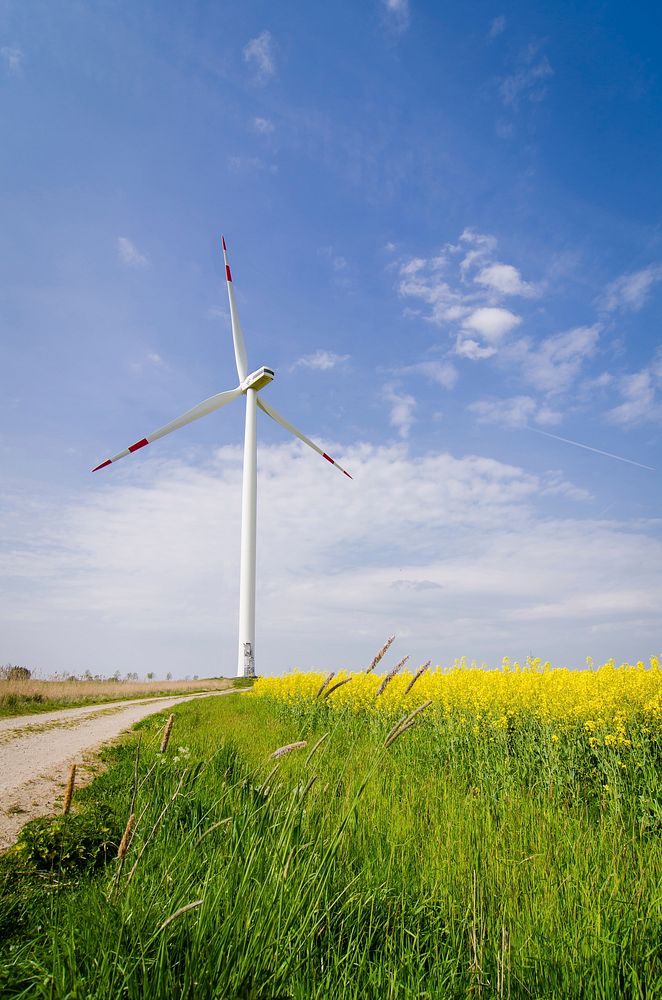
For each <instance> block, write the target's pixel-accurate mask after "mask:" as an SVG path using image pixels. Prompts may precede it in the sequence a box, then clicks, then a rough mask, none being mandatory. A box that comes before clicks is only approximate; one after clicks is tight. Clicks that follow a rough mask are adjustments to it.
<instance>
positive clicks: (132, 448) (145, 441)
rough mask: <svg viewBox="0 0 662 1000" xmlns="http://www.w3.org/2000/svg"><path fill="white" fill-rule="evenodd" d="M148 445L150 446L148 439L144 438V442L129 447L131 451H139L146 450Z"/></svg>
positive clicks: (137, 442)
mask: <svg viewBox="0 0 662 1000" xmlns="http://www.w3.org/2000/svg"><path fill="white" fill-rule="evenodd" d="M146 444H149V441H148V440H147V438H143V439H142V441H136V443H135V444H130V445H129V451H138V448H144V447H145V445H146Z"/></svg>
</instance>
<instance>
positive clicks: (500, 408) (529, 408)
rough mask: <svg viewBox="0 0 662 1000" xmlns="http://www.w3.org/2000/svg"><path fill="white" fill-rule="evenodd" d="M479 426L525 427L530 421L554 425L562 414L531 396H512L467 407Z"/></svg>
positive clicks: (558, 421)
mask: <svg viewBox="0 0 662 1000" xmlns="http://www.w3.org/2000/svg"><path fill="white" fill-rule="evenodd" d="M467 409H468V410H469V412H470V413H473V414H475V416H476V419H477V420H478V423H480V424H499V425H501V426H502V427H526V426H527V424H529V423H530V422H531V421H533V422H534V423H536V424H543V425H545V426H549V425H555V424H558V423H560V421H561V420H562V414H560V413H557V412H556V411H555V410H552V409H550V407H548V406H545V405H544V404H541V403H540V400H535V399H533V397H532V396H512V397H511V398H510V399H480V400H477V401H476V402H475V403H470V404H469V406H468V407H467Z"/></svg>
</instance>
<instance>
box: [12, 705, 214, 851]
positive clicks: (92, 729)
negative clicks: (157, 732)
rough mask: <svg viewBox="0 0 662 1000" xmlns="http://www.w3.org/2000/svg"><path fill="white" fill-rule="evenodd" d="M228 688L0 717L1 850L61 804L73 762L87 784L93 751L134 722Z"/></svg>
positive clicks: (94, 763) (78, 782) (95, 767)
mask: <svg viewBox="0 0 662 1000" xmlns="http://www.w3.org/2000/svg"><path fill="white" fill-rule="evenodd" d="M231 693H232V692H231V691H213V692H209V693H206V694H194V695H186V696H183V697H181V696H180V697H172V698H171V697H162V698H149V699H140V700H137V701H130V702H126V701H120V702H113V703H112V704H107V703H106V704H103V705H87V706H85V707H84V708H65V709H62V710H61V711H58V712H43V713H40V714H39V715H22V716H19V717H17V718H11V719H0V851H3V850H6V848H8V847H11V845H12V844H13V843H14V841H15V840H16V836H17V834H18V832H19V830H20V829H21V827H22V826H23V825H24V824H25V823H27V822H28V820H30V819H33V818H34V817H35V816H44V815H47V814H52V813H54V812H57V811H58V805H59V806H60V808H61V803H62V798H63V794H64V785H65V783H66V780H67V775H68V773H69V767H70V766H71V764H76V765H77V767H76V787H80V786H81V785H84V784H87V783H88V782H89V781H91V780H92V777H93V776H94V773H95V771H96V770H98V763H97V761H96V759H95V753H96V751H97V750H99V748H100V747H101V746H102V745H103V744H104V743H108V742H109V741H111V740H114V739H116V738H117V737H118V736H119V735H120V733H122V732H124V731H125V730H126V729H130V728H131V726H133V725H135V723H136V722H140V720H141V719H144V718H146V716H148V715H154V714H155V713H156V712H162V711H163V710H164V709H168V708H171V707H172V706H173V705H179V704H181V702H184V701H192V700H194V699H195V698H210V697H217V696H220V695H224V694H231Z"/></svg>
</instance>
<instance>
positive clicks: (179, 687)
mask: <svg viewBox="0 0 662 1000" xmlns="http://www.w3.org/2000/svg"><path fill="white" fill-rule="evenodd" d="M232 686H233V684H232V680H227V679H225V678H223V677H218V678H213V679H211V680H206V679H203V680H194V681H156V680H155V681H116V680H92V681H88V680H79V679H77V678H76V679H71V680H66V681H41V680H33V679H30V680H6V679H3V678H0V718H6V717H8V716H14V715H26V714H29V713H32V712H52V711H55V710H56V709H58V708H74V707H76V706H78V705H96V704H101V703H103V702H106V701H124V700H126V699H130V698H155V697H158V696H159V695H168V694H170V695H172V694H186V693H188V692H193V691H223V690H225V689H226V688H229V687H232Z"/></svg>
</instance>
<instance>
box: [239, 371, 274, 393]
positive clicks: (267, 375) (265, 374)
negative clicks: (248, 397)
mask: <svg viewBox="0 0 662 1000" xmlns="http://www.w3.org/2000/svg"><path fill="white" fill-rule="evenodd" d="M275 375H276V373H275V372H274V371H273V370H272V369H271V368H265V367H264V365H263V366H262V368H258V369H257V370H256V371H254V372H251V374H250V375H247V376H246V378H245V379H244V380H243V382H241V384H240V385H239V388H240V389H241V391H242V392H246V390H247V389H255V390H256V391H257V390H258V389H264V387H265V385H269V383H270V382H273V380H274V378H275Z"/></svg>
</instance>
